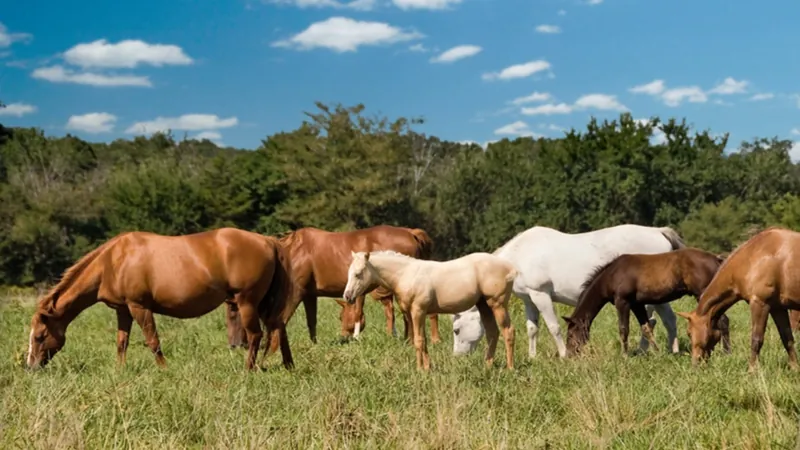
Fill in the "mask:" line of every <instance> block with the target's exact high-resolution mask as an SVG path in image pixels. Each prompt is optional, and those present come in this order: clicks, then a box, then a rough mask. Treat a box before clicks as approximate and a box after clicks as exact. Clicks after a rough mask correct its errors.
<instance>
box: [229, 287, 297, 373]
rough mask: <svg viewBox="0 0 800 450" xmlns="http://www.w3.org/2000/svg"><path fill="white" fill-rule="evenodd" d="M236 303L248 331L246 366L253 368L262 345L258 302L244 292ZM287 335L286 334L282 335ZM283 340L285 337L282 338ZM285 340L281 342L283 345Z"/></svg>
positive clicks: (243, 324) (249, 368)
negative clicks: (255, 302) (247, 296)
mask: <svg viewBox="0 0 800 450" xmlns="http://www.w3.org/2000/svg"><path fill="white" fill-rule="evenodd" d="M236 303H237V304H238V305H239V315H240V316H241V317H242V326H243V327H244V330H245V332H247V360H246V361H245V367H246V368H247V370H252V369H254V368H255V365H256V356H257V355H258V347H259V346H260V345H261V338H262V337H263V333H262V332H261V322H260V318H259V316H258V308H257V307H256V304H254V302H253V301H252V300H250V299H248V298H246V297H245V295H243V294H241V293H240V294H238V295H237V298H236ZM281 337H285V336H281ZM281 341H283V339H281ZM282 344H283V342H281V345H282Z"/></svg>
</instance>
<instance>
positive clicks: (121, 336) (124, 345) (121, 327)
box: [117, 306, 133, 365]
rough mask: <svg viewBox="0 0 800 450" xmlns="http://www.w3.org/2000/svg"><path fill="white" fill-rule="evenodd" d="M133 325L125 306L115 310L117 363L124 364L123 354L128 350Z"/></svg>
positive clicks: (131, 317)
mask: <svg viewBox="0 0 800 450" xmlns="http://www.w3.org/2000/svg"><path fill="white" fill-rule="evenodd" d="M132 325H133V316H131V312H130V311H129V310H128V308H126V307H125V306H122V307H120V308H117V362H118V363H119V364H120V365H122V364H125V352H126V351H127V350H128V342H129V339H130V334H131V326H132Z"/></svg>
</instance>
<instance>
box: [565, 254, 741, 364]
mask: <svg viewBox="0 0 800 450" xmlns="http://www.w3.org/2000/svg"><path fill="white" fill-rule="evenodd" d="M723 260H724V259H723V258H722V257H720V256H717V255H714V254H713V253H709V252H706V251H703V250H700V249H697V248H691V247H687V248H681V249H678V250H673V251H670V252H665V253H655V254H625V255H621V256H618V257H617V258H615V259H613V260H611V262H609V263H608V264H606V265H605V266H600V267H598V268H597V269H596V270H595V272H594V274H592V276H590V277H589V279H588V280H586V281H585V282H584V284H583V286H582V287H581V290H582V292H581V296H580V298H579V299H578V306H577V307H576V308H575V310H574V311H573V313H572V316H571V317H564V320H565V321H566V322H567V324H568V328H567V352H568V353H569V354H574V353H577V352H579V351H580V349H581V348H582V347H583V345H585V344H586V342H587V341H588V340H589V329H590V328H591V326H592V321H594V319H595V317H597V315H598V314H599V313H600V311H601V310H602V309H603V307H604V306H605V305H606V303H612V302H613V303H614V306H616V308H617V318H618V321H619V338H620V342H621V343H622V351H623V353H624V354H627V353H628V324H629V321H630V312H631V310H633V314H634V315H635V316H636V319H637V320H638V321H639V324H640V325H641V327H642V335H643V336H645V337H646V338H647V340H648V341H650V344H651V345H652V346H653V348H654V349H656V350H658V347H657V346H656V343H655V341H654V340H653V334H652V327H653V325H652V324H651V323H650V322H649V321H648V319H647V317H648V314H647V311H646V309H645V305H654V304H662V303H668V302H671V301H673V300H677V299H679V298H681V297H683V296H685V295H693V296H695V298H699V297H700V294H701V293H702V292H703V290H704V289H705V288H706V286H707V285H708V283H710V282H711V279H712V278H713V277H714V274H716V273H717V270H718V269H719V266H720V264H722V261H723ZM719 326H720V329H721V331H722V334H723V339H724V340H723V345H724V346H725V350H726V351H728V352H730V331H729V328H728V318H727V317H726V316H722V317H721V318H720V321H719ZM673 351H677V348H675V349H674V350H673Z"/></svg>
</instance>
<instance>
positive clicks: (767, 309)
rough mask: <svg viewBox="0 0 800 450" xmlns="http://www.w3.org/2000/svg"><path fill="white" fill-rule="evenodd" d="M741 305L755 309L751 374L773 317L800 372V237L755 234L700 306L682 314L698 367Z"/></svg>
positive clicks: (769, 231) (768, 232) (720, 274)
mask: <svg viewBox="0 0 800 450" xmlns="http://www.w3.org/2000/svg"><path fill="white" fill-rule="evenodd" d="M740 300H744V301H746V302H747V303H749V304H750V361H749V364H748V366H749V370H753V369H755V367H756V366H757V364H758V355H759V353H760V352H761V346H762V344H763V343H764V331H765V330H766V327H767V319H768V317H769V316H772V320H773V321H774V322H775V326H776V327H777V328H778V333H779V334H780V337H781V341H782V342H783V347H784V349H786V353H787V354H788V357H789V366H790V367H791V368H793V369H797V367H798V366H797V354H796V352H795V349H794V336H793V335H792V329H791V324H790V320H789V310H790V309H793V310H797V309H800V233H798V232H795V231H791V230H787V229H785V228H778V227H772V228H768V229H766V230H764V231H762V232H760V233H758V234H756V235H755V236H753V237H752V238H750V239H749V240H748V241H747V242H745V243H744V244H742V245H740V246H739V247H738V248H737V249H736V250H734V251H733V252H732V253H731V255H730V256H728V258H727V259H726V260H725V262H724V263H723V264H722V267H720V269H719V271H718V272H717V274H716V276H715V277H714V279H713V280H711V283H709V285H708V287H707V288H706V290H705V291H704V292H703V294H702V295H701V296H700V301H699V302H698V304H697V307H696V308H695V309H694V310H693V311H691V312H689V313H684V312H679V313H678V315H680V316H681V317H683V318H685V319H686V320H688V322H689V324H688V329H687V333H688V334H689V337H690V338H691V341H692V363H693V364H695V365H696V364H697V363H698V362H700V361H705V360H707V359H708V358H709V356H710V355H711V352H712V350H713V349H714V346H715V345H716V344H717V342H718V341H719V337H720V336H719V334H720V333H719V330H718V329H717V327H716V323H717V321H718V320H719V319H720V317H721V316H722V314H723V313H724V312H725V311H726V310H727V309H728V308H730V307H731V306H733V305H734V304H736V303H737V302H739V301H740Z"/></svg>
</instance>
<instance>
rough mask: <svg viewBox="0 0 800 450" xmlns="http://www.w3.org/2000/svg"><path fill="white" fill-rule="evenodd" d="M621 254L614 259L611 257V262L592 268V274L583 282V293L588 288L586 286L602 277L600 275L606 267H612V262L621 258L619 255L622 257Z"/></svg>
mask: <svg viewBox="0 0 800 450" xmlns="http://www.w3.org/2000/svg"><path fill="white" fill-rule="evenodd" d="M620 256H621V255H617V256H615V257H614V258H613V259H611V261H609V262H607V263H605V264H602V265H599V266H597V267H595V268H594V269H593V270H592V273H591V274H590V275H589V277H588V278H587V279H586V281H584V282H583V284H581V294H582V293H583V292H584V291H585V290H586V288H588V287H589V286H591V285H592V283H594V280H596V279H597V278H599V277H600V275H602V274H603V272H604V271H605V270H606V269H608V268H609V267H610V266H611V265H612V264H614V263H615V262H617V260H618V259H619V257H620ZM581 296H583V295H581Z"/></svg>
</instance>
